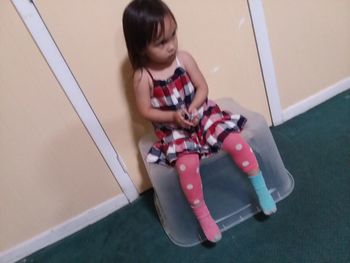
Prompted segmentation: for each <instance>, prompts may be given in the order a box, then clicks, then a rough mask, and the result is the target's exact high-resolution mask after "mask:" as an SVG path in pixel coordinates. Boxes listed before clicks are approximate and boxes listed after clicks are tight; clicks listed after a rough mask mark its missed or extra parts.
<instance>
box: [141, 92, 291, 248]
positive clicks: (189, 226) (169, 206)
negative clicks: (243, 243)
mask: <svg viewBox="0 0 350 263" xmlns="http://www.w3.org/2000/svg"><path fill="white" fill-rule="evenodd" d="M216 103H217V104H218V105H219V106H220V107H221V109H224V110H228V111H230V112H232V113H239V114H242V115H244V116H245V117H246V118H247V119H248V122H247V123H246V125H245V127H244V129H243V131H242V136H243V137H244V138H245V139H246V141H247V142H248V143H249V144H250V146H251V147H252V149H253V150H254V152H255V155H256V157H257V159H258V162H259V165H260V169H261V170H262V172H263V175H264V178H265V181H266V185H267V187H268V189H269V191H270V192H271V194H272V197H273V198H274V200H275V201H276V202H278V201H280V200H282V199H283V198H285V197H287V196H288V195H289V194H290V193H291V192H292V190H293V187H294V181H293V177H292V176H291V174H290V173H289V172H288V171H287V170H286V168H285V167H284V164H283V162H282V159H281V156H280V154H279V152H278V149H277V147H276V144H275V142H274V139H273V137H272V134H271V132H270V129H269V127H268V125H267V123H266V121H265V119H264V118H263V117H262V116H261V115H260V114H258V113H255V112H251V111H248V110H247V109H244V108H243V107H241V106H240V105H238V104H237V103H235V102H234V101H233V100H232V99H229V98H224V99H219V100H217V101H216ZM155 140H156V139H155V136H154V135H153V134H152V135H151V134H148V135H146V136H144V137H143V138H142V139H141V140H140V142H139V148H140V152H141V155H142V158H143V160H144V163H145V166H146V170H147V172H148V174H149V177H150V180H151V182H152V185H153V188H154V200H155V206H156V209H157V212H158V215H159V218H160V221H161V223H162V226H163V228H164V230H165V232H166V233H167V235H168V236H169V238H170V240H171V241H173V242H174V243H175V244H177V245H179V246H193V245H196V244H198V243H200V242H202V241H204V240H205V236H204V234H203V233H202V231H201V229H200V226H199V224H198V222H197V220H196V218H195V217H194V215H193V213H192V211H191V208H190V206H189V204H188V203H187V201H186V199H185V196H184V194H183V193H182V190H181V188H180V185H179V180H178V176H177V172H176V170H175V168H172V167H167V166H163V165H158V164H151V163H147V162H146V156H147V153H148V150H149V149H150V147H151V145H152V144H153V143H154V142H155ZM200 173H201V176H202V182H203V191H204V198H205V201H206V203H207V206H208V208H209V210H210V212H211V214H212V216H213V218H214V219H215V221H216V223H217V224H218V226H219V227H220V229H221V231H225V230H227V229H229V228H231V227H233V226H235V225H237V224H239V223H240V222H243V221H244V220H246V219H248V218H250V217H252V216H253V215H255V214H257V213H259V212H260V211H261V210H260V208H259V205H258V200H257V197H256V194H255V192H254V190H253V188H252V186H251V184H250V182H249V179H248V178H247V175H245V174H244V173H243V172H241V171H240V170H239V169H238V168H237V167H236V166H235V164H234V163H233V161H232V160H231V157H230V156H229V155H228V154H226V153H225V152H219V153H217V154H214V155H212V156H211V157H209V158H206V159H202V160H201V166H200ZM277 207H278V206H277ZM277 212H278V211H277Z"/></svg>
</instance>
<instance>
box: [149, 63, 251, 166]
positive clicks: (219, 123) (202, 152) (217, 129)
mask: <svg viewBox="0 0 350 263" xmlns="http://www.w3.org/2000/svg"><path fill="white" fill-rule="evenodd" d="M147 71H148V70H147ZM149 74H150V73H149ZM150 76H151V78H152V80H153V93H152V95H151V104H152V106H153V107H154V108H157V109H160V110H179V109H181V108H184V107H185V108H186V109H187V108H188V107H189V105H190V104H191V102H192V100H193V98H194V96H195V93H196V90H195V88H194V87H193V84H192V82H191V80H190V77H189V75H188V74H187V72H186V71H185V70H184V69H183V68H182V67H181V66H179V67H178V68H177V69H176V70H175V72H174V75H173V76H171V77H170V78H169V79H167V80H155V79H153V76H152V75H151V74H150ZM197 110H198V113H199V118H200V122H199V124H198V126H197V127H195V128H191V129H183V128H180V127H178V126H177V125H175V124H173V123H153V126H154V129H155V134H156V136H157V138H158V141H157V142H156V143H154V145H153V146H152V147H151V149H150V151H149V153H148V155H147V161H148V162H151V163H160V164H168V165H174V164H175V161H176V159H177V158H178V156H179V154H182V153H198V154H199V156H200V157H206V156H208V155H210V154H211V153H215V152H217V151H218V150H219V149H220V148H221V144H222V142H223V140H224V139H225V138H226V136H227V135H228V134H229V133H230V132H239V131H240V130H241V129H242V127H243V126H244V124H245V122H246V118H245V117H243V116H242V115H239V114H231V113H230V112H227V111H222V110H221V109H220V108H219V106H218V105H217V104H215V103H214V102H213V101H210V100H207V101H206V102H205V103H204V104H203V105H202V106H201V107H200V108H199V109H197Z"/></svg>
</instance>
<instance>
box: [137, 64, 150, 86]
mask: <svg viewBox="0 0 350 263" xmlns="http://www.w3.org/2000/svg"><path fill="white" fill-rule="evenodd" d="M133 84H134V88H140V87H145V86H146V87H149V86H150V85H151V77H150V75H149V74H148V73H147V71H146V70H145V69H144V68H139V69H136V70H135V72H134V76H133Z"/></svg>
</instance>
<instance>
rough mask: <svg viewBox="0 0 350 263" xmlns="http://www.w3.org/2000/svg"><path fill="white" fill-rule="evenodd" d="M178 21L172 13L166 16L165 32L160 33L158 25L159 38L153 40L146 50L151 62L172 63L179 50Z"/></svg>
mask: <svg viewBox="0 0 350 263" xmlns="http://www.w3.org/2000/svg"><path fill="white" fill-rule="evenodd" d="M176 29H177V26H176V23H175V21H174V19H173V18H172V17H171V16H170V15H166V16H165V17H164V34H160V30H161V27H160V26H159V27H158V34H157V35H158V38H156V39H155V40H154V41H152V42H151V43H150V44H149V45H148V46H147V47H146V50H145V54H146V57H147V59H148V63H149V64H151V65H152V64H153V65H168V64H171V63H172V62H173V61H174V59H175V57H176V52H177V36H176Z"/></svg>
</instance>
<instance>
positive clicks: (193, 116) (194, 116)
mask: <svg viewBox="0 0 350 263" xmlns="http://www.w3.org/2000/svg"><path fill="white" fill-rule="evenodd" d="M188 112H189V116H190V119H189V120H190V122H192V124H193V126H197V125H198V123H199V114H198V111H197V109H191V108H190V109H189V111H188Z"/></svg>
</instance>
